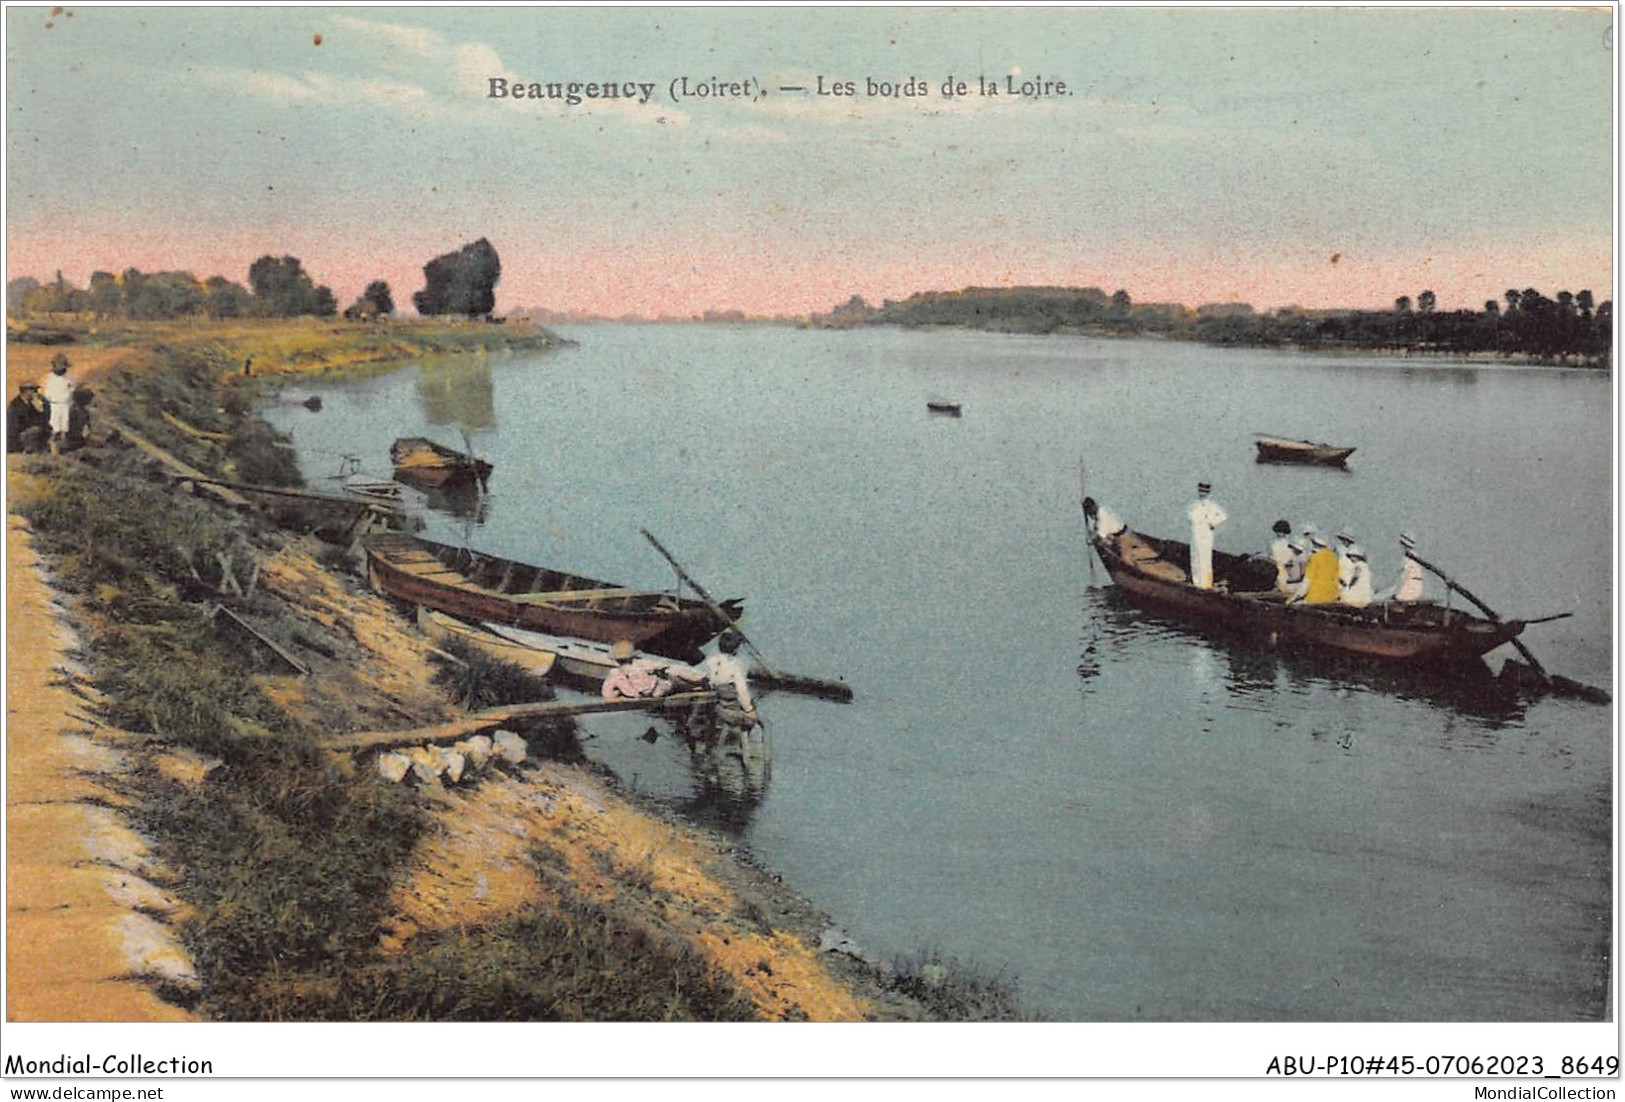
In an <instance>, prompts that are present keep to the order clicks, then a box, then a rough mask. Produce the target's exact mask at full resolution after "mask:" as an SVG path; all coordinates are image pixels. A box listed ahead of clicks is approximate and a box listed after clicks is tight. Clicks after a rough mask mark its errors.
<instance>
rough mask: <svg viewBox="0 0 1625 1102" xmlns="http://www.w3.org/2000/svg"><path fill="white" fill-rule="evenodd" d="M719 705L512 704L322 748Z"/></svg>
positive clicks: (368, 746) (682, 696)
mask: <svg viewBox="0 0 1625 1102" xmlns="http://www.w3.org/2000/svg"><path fill="white" fill-rule="evenodd" d="M716 701H717V694H716V693H712V692H701V693H673V694H671V695H670V696H663V697H657V698H655V699H652V700H547V701H542V702H540V703H536V704H511V705H508V706H506V707H503V708H487V709H485V710H484V711H482V712H475V713H474V714H472V715H468V716H464V717H462V718H461V719H454V720H451V721H449V722H446V723H437V724H435V725H434V726H431V727H414V728H410V729H408V730H403V731H357V732H355V733H354V734H349V735H335V736H334V737H332V738H329V739H323V740H322V746H323V747H324V748H326V749H329V750H348V751H353V752H357V753H363V752H365V751H368V750H388V749H391V748H392V747H396V746H424V745H428V744H431V743H439V742H455V741H457V740H458V739H463V738H469V737H471V736H473V735H478V734H481V733H483V732H485V731H494V730H496V729H497V728H499V727H504V726H506V725H508V724H510V723H516V722H519V721H522V720H538V719H560V718H564V717H568V716H581V715H589V714H592V713H595V712H637V711H650V712H665V711H674V710H680V709H683V708H691V707H693V706H695V705H697V704H715V703H716Z"/></svg>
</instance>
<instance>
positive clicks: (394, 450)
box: [389, 436, 491, 487]
mask: <svg viewBox="0 0 1625 1102" xmlns="http://www.w3.org/2000/svg"><path fill="white" fill-rule="evenodd" d="M389 460H390V462H391V463H393V464H394V465H395V477H396V478H401V479H406V480H408V481H410V482H413V483H415V484H417V485H419V486H429V487H442V486H468V485H474V484H478V485H481V486H483V485H485V482H486V480H487V479H488V478H490V477H491V464H489V463H487V462H486V461H485V460H483V459H477V458H475V457H474V456H472V455H469V454H468V453H466V452H460V451H457V450H456V449H455V448H448V447H446V446H445V445H444V444H437V443H435V442H434V441H433V440H430V439H428V438H427V437H423V436H403V437H401V438H400V439H399V440H397V441H395V443H393V444H391V445H390V448H389Z"/></svg>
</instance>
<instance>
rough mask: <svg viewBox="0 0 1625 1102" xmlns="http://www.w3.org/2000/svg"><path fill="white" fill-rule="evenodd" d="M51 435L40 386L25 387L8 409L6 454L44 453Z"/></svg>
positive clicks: (47, 413) (20, 388)
mask: <svg viewBox="0 0 1625 1102" xmlns="http://www.w3.org/2000/svg"><path fill="white" fill-rule="evenodd" d="M50 434H51V415H50V413H49V412H48V411H47V410H46V408H45V400H44V399H43V398H41V397H40V392H39V384H38V383H23V384H22V385H21V386H19V387H18V388H17V396H16V397H15V398H13V399H12V400H11V403H10V404H9V405H7V406H6V451H8V452H42V451H44V450H45V444H46V440H47V438H48V437H49V436H50Z"/></svg>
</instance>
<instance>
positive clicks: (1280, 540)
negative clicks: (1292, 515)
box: [1270, 520, 1303, 597]
mask: <svg viewBox="0 0 1625 1102" xmlns="http://www.w3.org/2000/svg"><path fill="white" fill-rule="evenodd" d="M1274 531H1275V539H1274V540H1273V541H1271V543H1270V559H1271V561H1273V562H1274V563H1275V588H1276V589H1277V590H1279V591H1280V592H1281V593H1284V594H1285V595H1286V596H1288V597H1290V596H1292V595H1293V594H1295V593H1300V592H1302V590H1303V545H1302V544H1300V543H1298V542H1296V541H1295V540H1293V538H1292V525H1290V524H1288V523H1287V522H1286V521H1285V520H1278V521H1276V522H1275V529H1274Z"/></svg>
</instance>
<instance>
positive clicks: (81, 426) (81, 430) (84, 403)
mask: <svg viewBox="0 0 1625 1102" xmlns="http://www.w3.org/2000/svg"><path fill="white" fill-rule="evenodd" d="M95 398H96V392H95V391H93V390H91V389H90V388H89V387H88V386H81V387H76V388H74V391H73V398H72V399H71V400H70V401H69V403H68V432H67V435H66V436H64V437H63V439H62V447H63V450H65V451H70V450H72V449H74V448H82V447H84V446H85V445H86V444H87V443H89V437H90V403H91V402H92V401H94V400H95Z"/></svg>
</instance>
